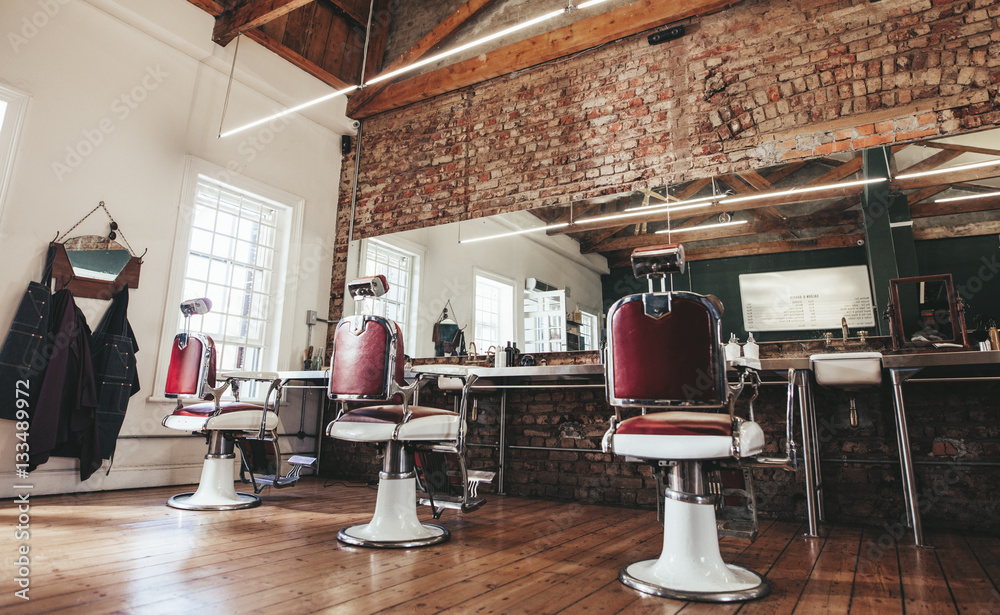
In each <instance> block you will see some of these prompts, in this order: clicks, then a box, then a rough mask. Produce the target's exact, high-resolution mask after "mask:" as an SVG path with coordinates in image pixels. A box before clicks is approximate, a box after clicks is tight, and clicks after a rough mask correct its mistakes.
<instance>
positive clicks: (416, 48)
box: [347, 0, 496, 117]
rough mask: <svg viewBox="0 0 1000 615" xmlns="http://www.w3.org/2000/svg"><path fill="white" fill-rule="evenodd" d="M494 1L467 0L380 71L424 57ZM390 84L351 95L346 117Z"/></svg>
mask: <svg viewBox="0 0 1000 615" xmlns="http://www.w3.org/2000/svg"><path fill="white" fill-rule="evenodd" d="M495 1H496V0H468V1H467V2H466V3H465V4H463V5H462V6H460V7H458V9H457V10H456V11H455V12H454V13H452V14H451V15H449V16H448V17H446V18H445V19H444V21H442V22H441V23H439V24H438V25H436V26H435V27H434V29H433V30H431V31H430V32H429V33H427V34H426V35H425V36H424V37H423V38H421V39H420V40H419V41H417V43H416V44H415V45H413V47H410V48H409V49H408V50H406V52H405V53H403V55H401V56H399V57H398V58H396V59H395V60H393V61H392V62H391V63H390V64H389V66H386V67H385V69H384V70H383V71H381V72H384V73H391V72H392V71H394V70H397V69H400V68H403V67H404V66H407V65H409V64H412V63H414V62H416V61H417V60H419V59H420V58H422V57H424V55H426V54H427V52H429V51H430V50H431V49H433V48H434V47H435V46H436V45H438V44H439V43H441V41H443V40H444V39H445V38H447V37H448V36H450V35H451V34H453V33H454V32H455V30H457V29H458V28H459V27H460V26H461V25H462V24H464V23H466V22H467V21H469V19H471V18H472V17H473V16H475V15H476V14H478V13H479V12H480V11H482V10H483V9H485V8H486V7H488V6H489V5H491V4H493V2H495ZM376 76H377V75H371V77H376ZM390 84H392V81H391V80H386V81H381V82H379V83H376V84H375V85H370V86H368V87H366V88H364V89H362V90H361V91H360V92H358V93H357V94H355V95H353V96H351V99H350V101H349V102H348V103H347V115H348V117H354V116H355V114H356V113H357V112H358V109H360V108H362V107H363V106H365V105H366V104H368V103H369V102H370V101H371V100H372V99H373V98H375V97H376V96H378V95H379V94H380V93H381V92H382V90H384V89H385V88H387V87H389V85H390Z"/></svg>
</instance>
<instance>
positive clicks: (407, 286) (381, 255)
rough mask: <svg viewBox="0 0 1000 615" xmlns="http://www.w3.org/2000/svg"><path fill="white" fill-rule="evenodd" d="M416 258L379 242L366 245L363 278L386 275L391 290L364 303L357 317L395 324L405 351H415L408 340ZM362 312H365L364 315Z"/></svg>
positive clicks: (373, 241) (370, 242)
mask: <svg viewBox="0 0 1000 615" xmlns="http://www.w3.org/2000/svg"><path fill="white" fill-rule="evenodd" d="M416 258H417V257H416V255H414V254H411V253H409V252H407V251H406V250H402V249H400V248H397V247H396V246H391V245H389V244H387V243H384V242H382V241H379V240H377V239H369V240H367V241H366V242H365V252H364V267H363V271H364V275H365V276H366V277H367V276H373V275H384V276H385V277H386V280H388V282H389V290H388V292H386V294H384V295H382V296H381V297H376V298H373V299H367V300H365V301H363V302H362V303H363V304H364V305H363V306H359V307H358V310H359V311H358V313H359V314H360V313H364V314H374V315H376V316H383V317H385V318H388V319H389V320H392V321H394V322H395V323H396V324H397V325H399V328H400V330H402V331H403V348H404V349H405V348H412V347H413V346H411V343H412V342H413V340H410V339H407V338H408V337H409V331H410V327H409V325H410V320H411V318H410V311H411V304H412V299H411V298H412V290H413V275H414V267H415V261H416ZM362 310H363V312H362Z"/></svg>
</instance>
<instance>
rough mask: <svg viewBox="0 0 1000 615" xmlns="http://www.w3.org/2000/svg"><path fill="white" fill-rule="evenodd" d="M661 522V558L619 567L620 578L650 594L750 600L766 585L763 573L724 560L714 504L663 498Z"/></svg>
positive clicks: (765, 593)
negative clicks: (691, 502) (728, 563)
mask: <svg viewBox="0 0 1000 615" xmlns="http://www.w3.org/2000/svg"><path fill="white" fill-rule="evenodd" d="M663 527H664V531H663V551H662V552H661V553H660V557H659V559H655V560H646V561H642V562H636V563H634V564H629V565H628V566H626V567H624V568H622V570H621V572H620V573H619V574H618V578H619V580H620V581H621V582H622V583H624V584H625V585H628V586H629V587H632V588H633V589H637V590H639V591H641V592H645V593H648V594H654V595H657V596H664V597H668V598H675V599H678V600H699V601H705V602H734V601H739V600H752V599H754V598H760V597H762V596H766V595H767V594H768V592H769V591H770V586H769V585H768V583H767V580H766V579H764V577H762V576H760V575H759V574H757V573H755V572H753V571H750V570H747V569H745V568H741V567H739V566H732V565H727V564H726V563H725V562H723V561H722V556H721V555H720V553H719V538H718V534H717V532H716V528H715V510H714V507H713V506H712V505H710V504H689V503H686V502H679V501H677V500H673V499H670V498H667V499H665V501H664V510H663Z"/></svg>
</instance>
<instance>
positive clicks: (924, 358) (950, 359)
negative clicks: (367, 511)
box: [882, 350, 1000, 369]
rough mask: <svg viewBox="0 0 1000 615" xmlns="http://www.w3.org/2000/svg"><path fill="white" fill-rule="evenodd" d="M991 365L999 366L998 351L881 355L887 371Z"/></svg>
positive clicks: (999, 357)
mask: <svg viewBox="0 0 1000 615" xmlns="http://www.w3.org/2000/svg"><path fill="white" fill-rule="evenodd" d="M991 363H995V364H998V365H1000V350H959V351H954V352H914V353H909V354H886V355H882V365H883V366H884V367H886V368H888V369H905V368H920V367H946V366H949V365H989V364H991Z"/></svg>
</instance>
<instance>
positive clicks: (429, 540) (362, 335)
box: [326, 276, 484, 548]
mask: <svg viewBox="0 0 1000 615" xmlns="http://www.w3.org/2000/svg"><path fill="white" fill-rule="evenodd" d="M387 289H388V283H387V282H386V280H385V277H384V276H375V277H370V278H361V279H358V280H355V281H353V282H351V283H350V284H348V290H349V291H350V292H351V295H352V296H353V297H354V299H355V300H356V301H359V302H360V301H363V300H364V299H366V298H368V297H377V296H380V295H382V294H384V293H385V291H386V290H387ZM422 384H423V381H422V380H419V379H418V380H416V381H415V382H414V383H413V384H410V385H407V384H406V382H405V381H404V380H403V339H402V334H401V332H400V330H399V327H398V325H396V323H394V322H392V321H391V320H388V319H386V318H382V317H381V316H372V315H357V316H349V317H346V318H344V319H342V320H341V321H340V322H339V323H338V324H337V327H336V330H335V333H334V341H333V361H332V367H331V369H330V390H329V396H330V398H331V399H332V400H333V401H335V402H337V404H338V406H339V410H338V414H337V418H336V419H335V420H334V421H332V422H331V423H330V424H329V425H328V426H327V429H326V433H327V435H328V436H330V437H332V438H336V439H339V440H347V441H351V442H363V443H371V444H377V445H378V446H379V447H380V448H381V449H382V455H383V464H382V471H381V472H380V473H379V483H378V493H377V495H376V501H375V513H374V515H373V516H372V519H371V521H370V522H368V523H365V524H361V525H355V526H351V527H348V528H346V529H344V530H341V531H340V532H339V534H338V535H337V539H338V540H340V541H341V542H344V543H346V544H350V545H355V546H362V547H376V548H377V547H384V548H405V547H423V546H428V545H433V544H438V543H442V542H444V541H446V540H448V538H449V537H450V533H449V532H448V530H447V529H445V528H443V527H441V526H438V525H431V524H423V523H421V522H420V520H419V519H418V518H417V502H418V500H417V498H418V487H419V491H420V492H421V494H420V495H421V496H422V500H421V501H422V502H424V503H429V504H430V505H431V506H432V509H433V511H434V518H435V519H436V518H438V517H439V516H440V514H441V512H442V511H443V510H444V508H456V509H459V510H461V511H462V512H470V511H472V510H475V509H477V508H479V507H480V506H481V505H482V504H483V503H484V500H483V498H481V497H478V496H477V495H476V493H475V488H476V486H477V485H478V482H480V481H481V479H482V477H481V476H478V475H475V473H470V472H467V471H466V469H465V460H464V442H465V432H466V407H467V405H468V404H467V398H468V389H467V387H463V388H462V392H461V398H460V399H461V401H460V403H459V404H458V408H457V411H451V410H441V409H437V408H428V407H425V406H419V405H414V404H413V403H412V400H413V396H414V394H415V393H416V391H417V389H418V388H419V387H420V386H421V385H422ZM352 402H366V403H371V402H385V403H382V404H377V405H368V406H364V407H359V408H355V409H353V410H348V409H347V405H348V404H349V403H352ZM442 455H443V456H442ZM418 462H419V464H418ZM470 474H473V476H471V477H470ZM435 487H437V489H438V493H437V494H436V495H435V494H434V491H435ZM456 491H457V493H458V495H457V496H456V495H455V493H456Z"/></svg>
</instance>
